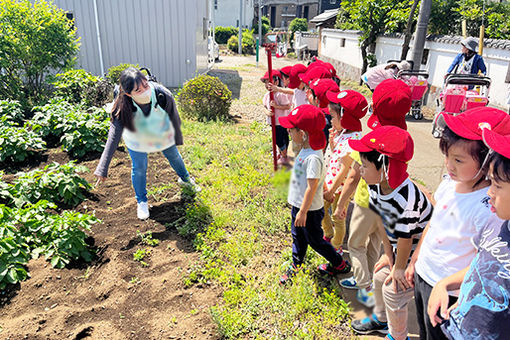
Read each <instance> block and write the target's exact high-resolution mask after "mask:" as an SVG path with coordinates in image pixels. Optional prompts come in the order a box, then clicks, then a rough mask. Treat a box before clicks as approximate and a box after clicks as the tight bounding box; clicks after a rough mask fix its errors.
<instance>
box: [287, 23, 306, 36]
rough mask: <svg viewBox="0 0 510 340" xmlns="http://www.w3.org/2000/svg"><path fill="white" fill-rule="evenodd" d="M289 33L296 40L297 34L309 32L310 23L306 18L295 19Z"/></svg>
mask: <svg viewBox="0 0 510 340" xmlns="http://www.w3.org/2000/svg"><path fill="white" fill-rule="evenodd" d="M289 31H290V33H291V37H292V38H294V33H296V32H306V31H308V21H307V20H306V18H294V19H292V21H291V22H290V24H289Z"/></svg>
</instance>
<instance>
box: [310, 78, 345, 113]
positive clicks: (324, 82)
mask: <svg viewBox="0 0 510 340" xmlns="http://www.w3.org/2000/svg"><path fill="white" fill-rule="evenodd" d="M309 86H310V88H311V89H312V90H313V92H314V93H315V96H316V97H317V99H318V100H319V107H320V108H321V109H324V108H326V107H328V104H329V100H328V98H327V96H326V94H327V92H329V91H336V92H338V91H339V90H340V89H339V88H338V85H337V83H335V82H334V81H333V80H331V79H315V80H314V81H312V82H311V83H310V85H309Z"/></svg>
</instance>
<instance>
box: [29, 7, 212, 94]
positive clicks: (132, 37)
mask: <svg viewBox="0 0 510 340" xmlns="http://www.w3.org/2000/svg"><path fill="white" fill-rule="evenodd" d="M34 1H35V0H34ZM212 1H214V0H150V1H148V0H107V1H100V0H53V3H54V4H55V5H57V6H58V7H60V8H62V9H64V10H65V11H67V13H68V14H67V15H68V17H69V18H72V19H74V24H75V26H76V28H77V34H78V36H80V38H81V40H80V43H81V46H80V52H79V56H78V67H80V68H84V69H85V70H87V71H89V72H91V73H93V74H95V75H101V74H103V73H105V72H106V71H107V70H108V68H110V67H112V66H116V65H119V64H121V63H132V64H139V65H140V67H142V66H145V67H148V68H150V69H151V71H152V73H153V74H155V75H156V76H157V78H158V80H159V81H160V82H162V83H163V84H165V85H166V86H169V87H178V86H181V85H182V84H183V83H184V82H185V81H186V80H187V79H190V78H192V77H194V76H195V75H196V74H197V73H202V72H205V71H207V69H208V35H209V34H210V26H211V15H210V13H211V5H212Z"/></svg>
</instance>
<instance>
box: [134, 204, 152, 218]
mask: <svg viewBox="0 0 510 340" xmlns="http://www.w3.org/2000/svg"><path fill="white" fill-rule="evenodd" d="M136 216H138V218H139V219H141V220H146V219H148V218H149V205H148V204H147V202H140V203H138V204H137V207H136Z"/></svg>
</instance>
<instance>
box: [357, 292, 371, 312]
mask: <svg viewBox="0 0 510 340" xmlns="http://www.w3.org/2000/svg"><path fill="white" fill-rule="evenodd" d="M356 300H358V301H359V303H361V304H362V305H364V306H365V307H368V308H372V307H374V306H375V297H374V292H372V290H367V289H366V288H362V289H360V290H358V292H357V293H356Z"/></svg>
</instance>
